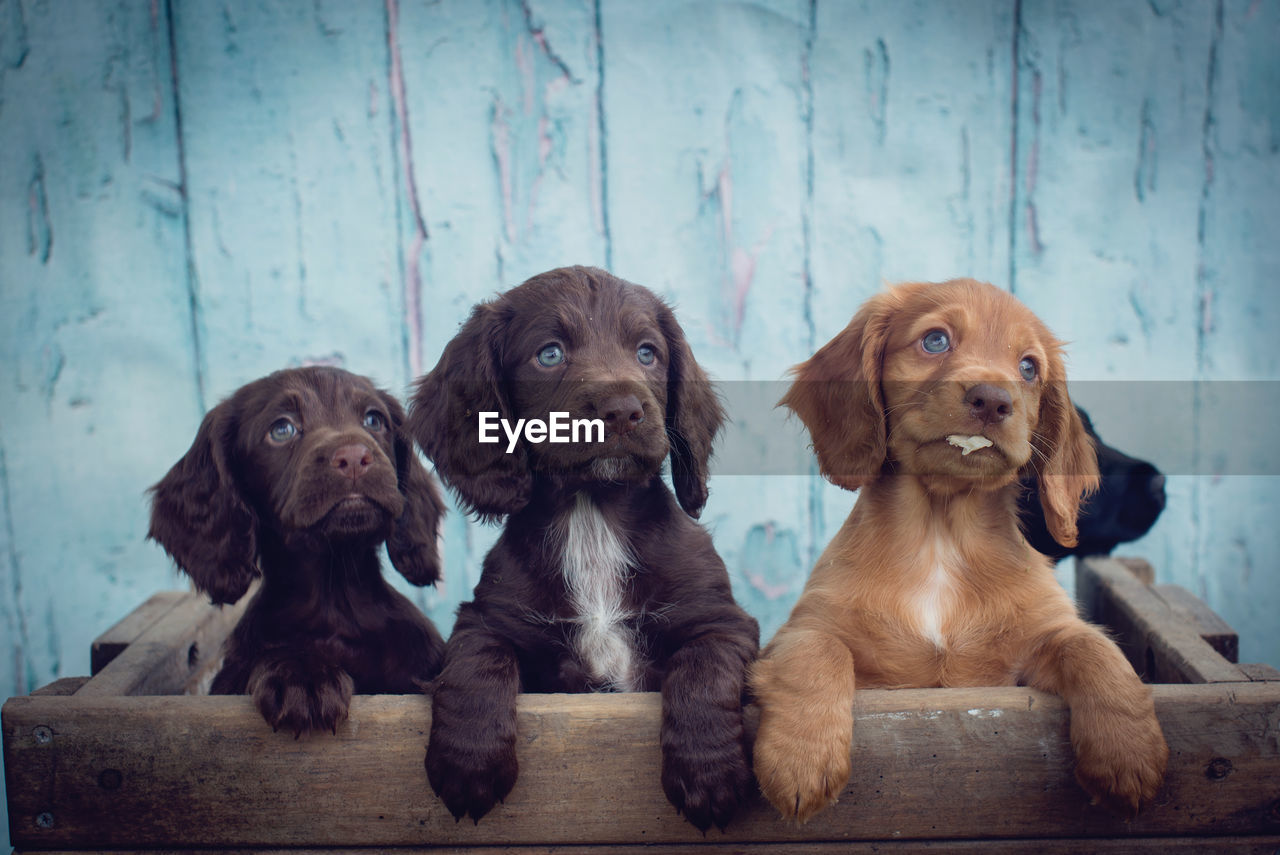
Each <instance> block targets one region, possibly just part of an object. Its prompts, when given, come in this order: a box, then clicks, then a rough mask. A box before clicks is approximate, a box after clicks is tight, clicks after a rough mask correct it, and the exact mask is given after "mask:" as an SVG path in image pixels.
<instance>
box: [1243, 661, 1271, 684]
mask: <svg viewBox="0 0 1280 855" xmlns="http://www.w3.org/2000/svg"><path fill="white" fill-rule="evenodd" d="M1238 667H1239V668H1240V670H1241V671H1242V672H1243V673H1244V675H1245V676H1246V677H1248V678H1249V679H1250V680H1255V681H1258V682H1267V681H1280V670H1277V669H1275V668H1273V667H1271V666H1270V665H1267V664H1266V663H1265V662H1246V663H1244V664H1242V665H1240V666H1238Z"/></svg>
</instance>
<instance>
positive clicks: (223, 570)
mask: <svg viewBox="0 0 1280 855" xmlns="http://www.w3.org/2000/svg"><path fill="white" fill-rule="evenodd" d="M233 414H234V408H233V406H232V404H231V402H230V401H223V402H222V403H221V404H218V406H216V407H214V408H213V409H212V410H210V411H209V412H208V414H207V415H205V417H204V421H203V422H201V424H200V430H199V431H198V432H197V433H196V438H195V441H194V442H193V443H192V444H191V448H190V450H188V451H187V453H186V454H185V455H184V456H183V457H182V459H181V460H179V461H178V462H177V463H175V464H174V465H173V468H172V469H170V470H169V472H168V474H167V475H165V476H164V478H162V479H160V482H159V483H158V484H156V485H155V486H154V487H152V488H151V528H150V530H149V531H148V532H147V537H149V538H150V539H152V540H154V541H155V542H156V543H158V544H160V545H161V546H163V547H164V549H165V552H168V553H169V555H171V556H172V557H173V560H174V561H175V562H176V563H177V565H178V567H179V568H180V569H181V570H182V571H183V572H185V573H186V574H187V575H188V576H190V577H191V580H192V581H193V582H195V584H196V587H197V588H199V589H200V590H201V591H204V592H205V593H206V594H208V595H209V597H210V598H211V599H212V600H213V602H215V603H234V602H235V601H237V600H239V599H240V598H241V597H243V596H244V593H245V591H246V590H247V589H248V587H249V583H250V582H251V581H253V579H254V577H255V576H258V575H259V569H258V546H257V529H258V517H257V514H255V513H254V512H253V509H252V508H250V507H249V505H248V504H246V503H245V501H244V498H243V496H242V495H241V493H240V488H239V487H238V486H236V483H235V479H234V477H233V476H232V474H231V469H230V463H229V454H230V449H231V443H232V441H233V438H234V436H235V430H236V425H235V419H234V416H233Z"/></svg>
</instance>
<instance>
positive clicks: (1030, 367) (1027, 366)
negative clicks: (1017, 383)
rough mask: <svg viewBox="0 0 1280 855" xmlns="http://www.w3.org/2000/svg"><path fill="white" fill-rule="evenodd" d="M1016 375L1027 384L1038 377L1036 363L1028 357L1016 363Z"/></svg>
mask: <svg viewBox="0 0 1280 855" xmlns="http://www.w3.org/2000/svg"><path fill="white" fill-rule="evenodd" d="M1018 373H1019V374H1021V375H1022V379H1023V380H1026V381H1027V382H1028V383H1030V382H1031V381H1032V380H1035V379H1036V378H1037V377H1039V376H1040V371H1039V369H1037V368H1036V361H1035V360H1034V359H1032V358H1031V357H1029V356H1027V357H1023V359H1022V361H1021V362H1019V363H1018Z"/></svg>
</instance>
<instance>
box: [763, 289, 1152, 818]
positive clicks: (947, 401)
mask: <svg viewBox="0 0 1280 855" xmlns="http://www.w3.org/2000/svg"><path fill="white" fill-rule="evenodd" d="M794 373H795V377H796V380H795V383H794V384H793V385H792V386H791V388H790V390H788V392H787V394H786V396H785V397H784V398H783V400H782V403H784V404H786V405H787V406H788V407H790V408H791V409H792V410H794V411H795V412H796V414H797V415H799V416H800V418H801V419H802V420H803V421H804V423H805V425H806V426H807V427H808V429H809V432H810V435H811V436H812V438H813V448H814V450H815V452H816V453H817V456H818V463H819V466H820V468H821V470H822V473H823V474H824V475H825V476H826V477H827V478H829V479H830V480H831V481H832V482H834V483H835V484H838V485H839V486H841V487H844V488H846V489H849V490H857V489H859V488H861V490H862V492H861V495H860V496H859V498H858V501H857V504H856V505H855V506H854V509H853V512H852V513H851V514H850V515H849V518H848V520H846V521H845V523H844V525H843V526H842V527H841V529H840V531H839V532H838V533H837V534H836V536H835V538H834V539H833V540H832V541H831V543H830V544H829V545H828V546H827V549H826V551H825V552H823V554H822V557H821V558H819V559H818V563H817V566H815V567H814V569H813V573H812V574H811V576H810V578H809V581H808V583H807V584H806V586H805V589H804V593H803V594H802V595H801V597H800V600H799V602H798V603H796V606H795V609H794V610H793V611H792V612H791V616H790V618H789V619H788V620H787V622H786V624H785V625H784V626H783V627H782V628H781V629H780V630H779V631H778V634H777V635H776V636H775V637H774V639H773V641H772V642H770V644H769V645H768V646H767V647H766V648H765V650H764V652H763V653H762V655H761V658H760V659H759V661H757V662H756V663H755V665H754V666H753V669H752V674H751V688H752V690H753V691H754V693H755V696H756V699H757V702H758V704H759V706H760V727H759V732H758V736H757V739H756V745H755V761H754V762H755V772H756V777H757V778H758V780H759V782H760V787H761V789H762V790H763V791H764V794H765V795H766V796H767V797H768V799H769V801H771V802H772V803H773V805H774V806H775V807H776V808H777V809H778V810H779V811H781V812H782V815H783V816H784V817H786V818H790V819H796V820H800V821H804V820H807V819H808V818H809V817H811V816H813V815H814V814H815V813H817V812H818V811H820V810H822V809H823V808H824V807H826V806H827V805H829V804H831V803H832V802H833V801H835V799H836V797H837V796H838V795H839V793H840V791H841V790H842V789H843V788H844V785H845V783H846V782H847V781H848V780H849V775H850V771H851V769H850V766H851V764H850V756H849V754H850V747H851V743H852V739H853V694H854V688H855V687H864V688H906V687H932V686H997V685H1013V684H1021V685H1027V686H1032V687H1034V688H1037V689H1042V690H1044V691H1048V692H1054V693H1057V694H1058V695H1061V696H1062V697H1063V698H1064V699H1065V700H1066V702H1067V704H1068V705H1069V706H1070V709H1071V743H1072V746H1073V748H1074V749H1075V754H1076V778H1077V780H1078V781H1079V782H1080V784H1081V786H1083V787H1084V789H1085V790H1086V791H1087V792H1088V793H1090V794H1091V795H1092V796H1094V797H1095V798H1097V799H1100V800H1102V801H1104V802H1106V803H1107V804H1108V806H1110V807H1111V808H1112V809H1113V810H1116V811H1118V812H1121V813H1126V814H1132V813H1134V812H1136V811H1137V809H1138V807H1139V806H1140V804H1141V803H1142V802H1144V801H1146V800H1149V799H1151V798H1152V796H1154V794H1155V792H1156V790H1157V789H1158V788H1159V786H1160V782H1161V779H1162V777H1163V775H1164V768H1165V761H1166V759H1167V758H1168V753H1169V752H1168V748H1167V747H1166V746H1165V742H1164V736H1163V734H1162V733H1161V731H1160V724H1159V722H1158V721H1157V720H1156V716H1155V710H1154V707H1153V705H1152V702H1151V692H1150V690H1149V689H1148V688H1147V687H1146V686H1145V685H1143V684H1142V682H1141V681H1139V679H1138V677H1137V675H1135V674H1134V672H1133V669H1132V668H1131V667H1130V666H1129V663H1128V662H1127V661H1126V660H1125V658H1124V655H1123V654H1122V653H1121V652H1120V650H1119V649H1118V648H1117V647H1116V646H1115V644H1113V643H1112V642H1111V641H1110V640H1108V639H1107V638H1106V636H1104V635H1103V633H1102V632H1101V631H1100V630H1099V629H1097V628H1096V627H1094V626H1091V625H1090V624H1087V623H1085V622H1084V621H1082V620H1081V619H1080V618H1079V617H1078V616H1077V615H1076V611H1075V607H1074V606H1073V604H1072V602H1071V600H1070V598H1069V597H1068V596H1067V594H1066V592H1065V591H1063V590H1062V588H1061V586H1059V585H1058V584H1057V582H1056V581H1055V579H1054V575H1053V570H1052V563H1051V562H1050V561H1049V559H1047V558H1045V557H1044V556H1043V555H1041V554H1040V553H1038V552H1036V551H1034V550H1033V549H1032V548H1031V547H1030V546H1028V544H1027V542H1026V540H1025V538H1023V536H1022V533H1021V532H1020V531H1019V529H1018V519H1017V513H1016V509H1015V506H1016V499H1017V493H1018V489H1019V488H1018V479H1019V477H1020V475H1026V474H1031V475H1034V476H1035V477H1036V478H1037V479H1038V480H1039V484H1040V494H1041V502H1042V505H1043V507H1044V513H1045V518H1046V520H1047V521H1048V524H1049V530H1050V531H1051V532H1052V534H1053V536H1054V537H1055V538H1056V539H1057V540H1058V541H1059V542H1060V543H1062V544H1063V545H1068V546H1069V545H1072V544H1074V543H1075V541H1076V512H1077V509H1078V507H1079V504H1080V500H1081V497H1082V496H1083V495H1084V494H1086V493H1088V492H1089V491H1091V490H1093V489H1094V488H1095V487H1096V485H1097V481H1098V469H1097V462H1096V459H1095V456H1094V451H1093V446H1092V444H1091V441H1090V440H1089V437H1088V436H1087V435H1086V433H1085V431H1084V428H1083V426H1082V424H1081V422H1080V417H1079V416H1078V415H1077V414H1076V410H1075V408H1074V407H1073V406H1072V405H1071V401H1070V400H1069V399H1068V397H1067V389H1066V384H1065V377H1064V374H1063V361H1062V353H1061V343H1060V342H1059V341H1057V340H1056V339H1055V338H1054V337H1053V335H1052V334H1050V332H1049V330H1048V329H1046V328H1045V326H1044V324H1042V323H1041V322H1040V320H1039V319H1038V318H1036V317H1035V315H1033V314H1032V313H1031V312H1030V311H1029V310H1028V309H1027V308H1026V307H1025V306H1023V305H1022V304H1021V303H1019V302H1018V301H1017V300H1016V299H1015V298H1014V297H1012V296H1011V295H1009V294H1007V293H1005V292H1003V291H1001V290H999V289H998V288H995V287H994V286H991V285H987V284H984V283H980V282H974V281H972V280H964V279H962V280H954V281H951V282H944V283H941V284H908V285H899V286H897V287H894V288H891V289H890V290H888V291H887V292H885V293H883V294H880V295H878V296H876V297H874V298H872V299H871V300H870V301H868V302H867V303H866V304H865V305H864V306H863V307H862V309H861V310H860V311H859V312H858V313H857V315H856V316H855V317H854V319H853V321H852V322H850V324H849V326H848V327H847V328H846V329H845V330H844V331H843V332H841V333H840V334H839V335H837V336H836V337H835V338H834V339H832V340H831V341H830V342H828V343H827V344H826V345H825V346H824V347H823V348H822V349H821V350H819V351H818V352H817V353H816V354H814V356H813V358H812V359H810V360H809V361H807V362H805V363H803V364H801V365H799V366H797V368H796V369H795V372H794Z"/></svg>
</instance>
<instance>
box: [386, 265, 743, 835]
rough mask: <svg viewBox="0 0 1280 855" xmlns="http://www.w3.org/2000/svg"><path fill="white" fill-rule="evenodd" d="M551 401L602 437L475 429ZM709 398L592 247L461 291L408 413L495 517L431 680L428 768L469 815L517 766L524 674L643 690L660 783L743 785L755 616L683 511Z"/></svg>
mask: <svg viewBox="0 0 1280 855" xmlns="http://www.w3.org/2000/svg"><path fill="white" fill-rule="evenodd" d="M553 412H560V413H565V414H568V415H569V417H571V418H574V419H578V418H581V419H596V420H598V421H599V433H598V434H597V438H598V439H599V440H600V441H585V438H581V439H580V441H577V442H567V443H555V442H550V441H543V442H538V441H536V439H535V437H536V435H535V434H531V433H526V434H525V435H524V438H522V439H519V440H517V441H515V442H514V443H511V442H509V441H508V438H507V436H505V435H502V433H501V432H499V440H498V441H497V442H493V443H482V442H479V441H478V438H479V422H480V419H481V418H482V417H483V416H484V414H486V413H492V414H500V416H501V417H502V418H505V419H507V420H508V421H509V422H511V423H515V422H516V420H517V419H541V420H548V419H549V414H550V413H553ZM722 420H723V414H722V412H721V407H720V404H719V401H718V400H717V398H716V397H715V394H714V392H713V391H712V389H711V387H710V385H709V383H708V381H707V378H706V375H705V374H703V372H702V370H701V368H699V367H698V365H697V363H696V362H694V359H693V354H692V353H691V352H690V350H689V346H688V344H687V343H686V342H685V338H684V334H683V332H682V331H681V329H680V326H679V324H677V323H676V320H675V317H674V316H673V315H672V313H671V310H670V309H669V308H668V307H667V306H666V305H664V304H663V303H662V301H661V300H659V299H658V298H657V297H655V296H654V295H653V294H652V293H651V292H650V291H648V290H647V289H645V288H642V287H640V286H638V285H632V284H630V283H627V282H624V281H623V280H621V279H618V278H616V277H614V276H611V275H610V274H608V273H606V272H604V271H603V270H596V269H593V268H583V267H574V268H566V269H561V270H554V271H551V272H549V273H544V274H541V275H539V276H535V277H534V278H532V279H530V280H529V281H527V282H525V283H524V284H523V285H520V286H519V287H516V288H513V289H512V290H510V291H508V292H506V293H505V294H503V295H502V296H501V297H500V298H498V299H497V300H495V301H493V302H490V303H482V304H480V305H478V306H476V307H475V309H474V311H473V312H472V314H471V317H470V319H469V320H468V321H467V322H466V324H465V325H464V326H463V328H462V330H461V331H460V332H459V333H458V334H457V336H455V337H454V339H453V340H452V341H451V342H449V345H448V346H447V347H446V348H445V351H444V355H443V356H442V357H441V359H440V362H439V364H438V365H437V366H436V367H435V369H434V370H432V371H431V372H430V373H429V374H428V375H427V376H425V377H424V378H422V380H421V382H420V383H419V385H418V389H417V392H416V394H415V396H414V399H413V403H412V406H411V414H410V429H411V431H412V433H413V435H414V436H415V437H416V438H417V439H418V441H419V443H420V444H421V445H422V447H423V449H424V450H425V451H426V453H427V456H428V457H430V458H431V459H432V460H433V461H434V462H435V464H436V470H437V472H439V473H440V476H441V477H442V478H443V479H444V481H445V483H447V484H448V485H449V486H450V487H451V488H452V489H453V490H454V491H455V492H456V493H457V495H458V497H459V499H460V500H461V502H462V503H463V504H464V505H466V506H467V507H468V508H469V509H470V510H471V511H473V512H474V513H476V514H477V515H479V516H481V517H484V518H488V519H499V518H502V517H506V519H507V522H506V527H505V529H504V530H503V533H502V536H501V537H500V538H499V540H498V542H497V544H496V545H495V546H494V547H493V549H492V550H490V552H489V554H488V555H487V556H486V557H485V560H484V570H483V574H482V576H481V579H480V582H479V584H478V585H477V586H476V589H475V599H474V601H473V602H470V603H464V604H463V605H462V606H461V607H460V608H459V610H458V619H457V622H456V623H455V624H454V629H453V635H452V636H451V637H450V639H449V644H448V648H447V651H446V653H445V664H444V670H443V671H442V673H441V675H440V677H439V679H438V680H437V682H436V684H435V687H434V690H433V705H432V719H431V741H430V745H429V747H428V750H427V757H426V766H427V775H428V778H429V780H430V782H431V786H432V787H433V788H434V789H435V791H436V792H437V793H438V794H439V795H440V797H441V798H442V799H443V800H444V802H445V804H446V805H447V806H448V808H449V810H450V811H451V812H452V813H453V815H454V816H455V817H461V816H462V814H464V813H469V814H470V815H471V816H472V817H473V818H474V819H476V820H479V818H480V817H482V816H484V815H485V813H487V812H488V811H489V810H490V809H491V808H492V807H493V805H494V804H495V803H496V802H498V801H499V800H501V799H503V798H504V797H505V796H506V795H507V793H508V792H510V790H511V788H512V786H513V785H514V784H515V780H516V774H517V767H516V753H515V741H516V712H515V704H516V694H517V693H518V692H520V691H526V692H585V691H610V690H612V691H655V690H661V692H662V710H663V713H662V784H663V788H664V790H665V791H666V794H667V798H668V799H670V801H671V803H672V804H673V805H675V807H676V809H677V810H679V811H681V812H682V813H683V814H684V815H685V817H686V818H687V819H688V820H689V821H690V822H691V823H693V824H694V825H695V826H697V827H698V828H700V829H703V830H705V829H707V828H708V827H709V826H710V825H711V823H713V822H714V823H716V824H717V825H719V826H720V827H722V828H723V827H724V825H725V824H726V823H727V822H728V821H729V819H730V817H731V816H732V815H733V813H734V810H735V809H736V807H737V806H738V804H739V803H741V802H742V801H743V800H744V799H746V798H747V797H748V796H749V794H750V792H751V790H752V786H751V770H750V766H749V764H748V761H747V746H746V737H745V734H744V728H743V722H742V709H741V697H742V687H743V679H744V671H745V668H746V666H747V664H748V663H749V662H750V661H751V660H752V658H753V657H754V656H755V653H756V649H757V646H758V643H759V629H758V627H757V625H756V622H755V620H753V619H752V618H751V617H749V616H748V615H747V614H746V612H744V611H743V610H742V609H741V608H739V607H738V605H737V604H736V603H735V602H734V600H733V595H732V593H731V592H730V588H729V576H728V573H727V572H726V570H725V567H724V563H723V562H722V561H721V559H720V557H719V556H718V555H717V554H716V552H715V549H714V547H713V546H712V544H711V538H710V536H709V535H708V534H707V532H706V531H705V530H704V529H703V528H702V527H701V526H699V525H697V524H696V523H695V522H693V520H692V519H691V517H696V516H697V515H698V513H699V512H700V511H701V510H702V506H703V504H704V503H705V501H706V498H707V487H706V480H707V462H708V458H709V457H710V454H711V445H712V441H713V439H714V437H715V435H716V432H717V431H718V430H719V428H720V425H721V422H722ZM508 448H510V452H509V453H508ZM668 453H670V457H671V477H672V481H673V483H674V485H675V495H674V496H673V495H672V493H671V490H669V489H668V488H667V486H666V485H665V484H664V483H663V481H662V478H661V475H660V470H661V467H662V463H663V461H664V459H665V458H666V457H667V455H668ZM677 501H678V504H677ZM682 509H683V510H682Z"/></svg>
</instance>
